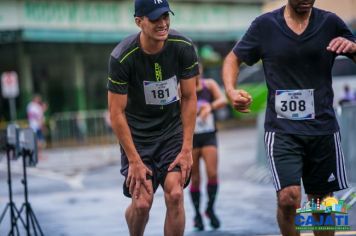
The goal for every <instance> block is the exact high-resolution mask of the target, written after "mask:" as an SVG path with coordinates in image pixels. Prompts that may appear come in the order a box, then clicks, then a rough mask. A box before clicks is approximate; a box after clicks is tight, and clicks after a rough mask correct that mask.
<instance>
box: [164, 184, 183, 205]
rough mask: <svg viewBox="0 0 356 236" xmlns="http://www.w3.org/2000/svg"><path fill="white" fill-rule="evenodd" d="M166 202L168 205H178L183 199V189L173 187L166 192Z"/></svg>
mask: <svg viewBox="0 0 356 236" xmlns="http://www.w3.org/2000/svg"><path fill="white" fill-rule="evenodd" d="M166 199H167V203H168V204H170V205H174V206H176V205H178V204H179V203H181V202H182V201H183V190H182V189H181V188H175V189H173V190H172V191H170V192H167V193H166Z"/></svg>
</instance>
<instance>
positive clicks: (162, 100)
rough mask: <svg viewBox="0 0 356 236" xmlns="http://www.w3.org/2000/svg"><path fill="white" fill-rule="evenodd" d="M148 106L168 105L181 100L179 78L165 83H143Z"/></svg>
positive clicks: (170, 79)
mask: <svg viewBox="0 0 356 236" xmlns="http://www.w3.org/2000/svg"><path fill="white" fill-rule="evenodd" d="M143 88H144V92H145V100H146V104H149V105H168V104H170V103H173V102H176V101H178V100H179V95H178V82H177V77H176V76H173V77H171V78H169V79H167V80H163V81H143Z"/></svg>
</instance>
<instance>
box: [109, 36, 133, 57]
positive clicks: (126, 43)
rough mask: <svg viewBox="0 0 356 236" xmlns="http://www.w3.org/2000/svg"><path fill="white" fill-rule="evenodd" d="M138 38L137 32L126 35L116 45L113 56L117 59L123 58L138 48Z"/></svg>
mask: <svg viewBox="0 0 356 236" xmlns="http://www.w3.org/2000/svg"><path fill="white" fill-rule="evenodd" d="M137 39H138V34H137V33H136V34H132V35H130V36H128V37H126V38H125V39H123V40H122V41H121V42H120V43H119V44H117V45H116V47H115V48H114V50H113V51H112V52H111V56H112V57H114V58H115V59H118V60H121V59H122V58H124V57H125V56H126V55H127V54H128V53H130V52H132V51H133V50H136V49H138V42H137Z"/></svg>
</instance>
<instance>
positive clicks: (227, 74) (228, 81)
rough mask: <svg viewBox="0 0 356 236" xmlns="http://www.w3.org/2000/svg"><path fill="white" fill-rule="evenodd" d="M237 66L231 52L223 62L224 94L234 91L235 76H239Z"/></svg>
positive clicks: (236, 61)
mask: <svg viewBox="0 0 356 236" xmlns="http://www.w3.org/2000/svg"><path fill="white" fill-rule="evenodd" d="M239 71H240V70H239V64H238V60H237V58H236V56H235V55H234V53H233V52H230V53H229V54H228V55H227V57H226V58H225V60H224V64H223V71H222V77H223V82H224V87H225V90H226V92H229V91H230V90H234V89H235V85H236V81H237V76H238V74H239Z"/></svg>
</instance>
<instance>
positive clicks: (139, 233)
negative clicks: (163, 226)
mask: <svg viewBox="0 0 356 236" xmlns="http://www.w3.org/2000/svg"><path fill="white" fill-rule="evenodd" d="M146 181H148V182H149V186H150V187H151V194H149V193H148V192H147V191H146V189H145V187H144V185H141V187H140V191H141V194H140V197H139V198H138V199H135V198H134V197H132V202H131V204H130V205H129V206H128V207H127V209H126V212H125V218H126V222H127V226H128V227H129V231H130V235H131V236H143V233H144V231H145V227H146V224H147V222H148V217H149V212H150V209H151V206H152V202H153V188H152V181H151V180H146Z"/></svg>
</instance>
